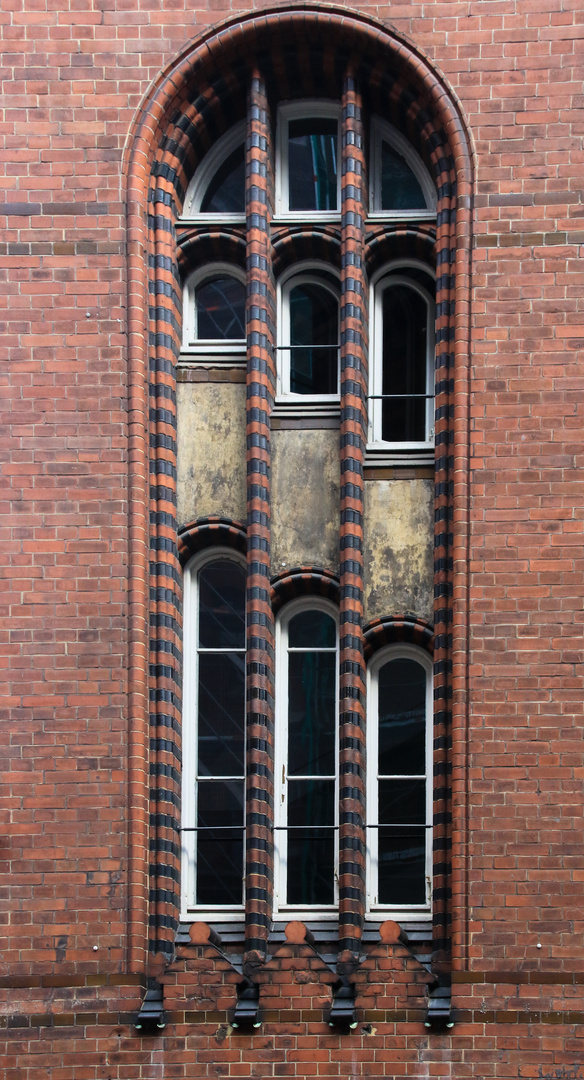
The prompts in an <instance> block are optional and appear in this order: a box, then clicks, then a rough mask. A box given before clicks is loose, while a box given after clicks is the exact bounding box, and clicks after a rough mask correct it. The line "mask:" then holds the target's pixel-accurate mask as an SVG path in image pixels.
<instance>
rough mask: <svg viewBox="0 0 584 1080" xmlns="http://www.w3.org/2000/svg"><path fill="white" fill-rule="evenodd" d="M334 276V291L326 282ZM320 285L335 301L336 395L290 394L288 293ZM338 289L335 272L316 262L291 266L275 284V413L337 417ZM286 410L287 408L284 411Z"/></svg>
mask: <svg viewBox="0 0 584 1080" xmlns="http://www.w3.org/2000/svg"><path fill="white" fill-rule="evenodd" d="M331 276H334V279H335V283H336V282H338V288H335V285H334V284H333V282H332V281H331V280H330V278H331ZM303 284H312V285H321V286H322V287H323V288H325V289H327V291H328V292H330V294H331V296H334V297H335V299H336V301H337V307H338V313H339V323H338V335H337V341H338V346H337V352H338V358H337V392H336V394H293V393H292V392H291V390H290V355H291V353H290V292H291V291H292V289H293V288H294V287H295V286H296V285H303ZM340 300H341V287H340V280H339V278H338V275H337V273H336V271H334V270H332V269H331V267H330V266H327V265H326V264H324V263H318V262H314V261H313V262H310V261H305V262H298V263H295V265H294V266H293V267H291V268H290V269H289V270H288V271H287V272H286V273H285V274H283V275H282V277H281V279H280V280H279V281H278V302H277V319H278V334H277V344H278V349H277V364H276V372H277V375H276V406H277V408H278V411H279V412H284V411H286V412H288V413H290V414H291V415H302V414H303V413H304V414H307V413H308V414H310V415H314V414H315V412H316V414H317V415H319V416H321V415H328V414H329V413H330V414H332V415H335V414H338V412H339V408H340V400H341V362H340V355H341V311H340ZM286 407H287V408H286Z"/></svg>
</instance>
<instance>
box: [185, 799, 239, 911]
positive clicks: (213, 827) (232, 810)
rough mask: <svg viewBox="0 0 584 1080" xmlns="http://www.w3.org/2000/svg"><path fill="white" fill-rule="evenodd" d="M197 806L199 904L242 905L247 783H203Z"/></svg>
mask: <svg viewBox="0 0 584 1080" xmlns="http://www.w3.org/2000/svg"><path fill="white" fill-rule="evenodd" d="M197 803H198V808H197V829H198V831H197V834H196V836H197V904H241V903H242V900H243V874H244V865H243V828H242V826H243V821H244V817H243V812H244V782H243V780H239V781H228V782H227V781H212V780H200V781H199V784H198V788H197Z"/></svg>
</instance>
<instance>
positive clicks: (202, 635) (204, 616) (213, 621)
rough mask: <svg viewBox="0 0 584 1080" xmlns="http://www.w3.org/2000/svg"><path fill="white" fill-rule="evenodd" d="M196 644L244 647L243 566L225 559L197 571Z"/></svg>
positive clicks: (225, 647) (228, 647)
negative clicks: (197, 611)
mask: <svg viewBox="0 0 584 1080" xmlns="http://www.w3.org/2000/svg"><path fill="white" fill-rule="evenodd" d="M199 646H200V647H201V648H203V649H245V570H244V569H243V567H242V566H238V565H237V563H234V562H229V561H228V560H227V559H221V560H217V562H212V563H207V565H206V566H203V567H202V569H201V570H200V572H199Z"/></svg>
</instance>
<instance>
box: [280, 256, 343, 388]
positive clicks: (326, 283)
mask: <svg viewBox="0 0 584 1080" xmlns="http://www.w3.org/2000/svg"><path fill="white" fill-rule="evenodd" d="M279 296H280V305H279V307H280V317H279V320H278V335H279V346H278V398H279V399H281V400H282V399H283V400H286V399H287V400H289V401H294V400H295V401H296V402H298V403H299V404H310V403H315V402H322V401H329V402H333V401H337V400H338V396H339V295H338V284H337V281H336V279H335V278H334V277H333V275H331V274H330V273H329V272H326V271H322V272H318V270H317V268H316V267H314V266H306V268H305V270H304V272H302V271H301V268H299V267H295V269H294V273H293V274H292V275H291V276H289V277H288V278H287V279H285V280H284V282H283V283H282V285H281V287H280V290H279Z"/></svg>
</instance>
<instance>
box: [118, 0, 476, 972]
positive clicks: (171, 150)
mask: <svg viewBox="0 0 584 1080" xmlns="http://www.w3.org/2000/svg"><path fill="white" fill-rule="evenodd" d="M258 70H261V71H262V73H263V76H264V78H265V80H266V82H267V83H269V85H270V87H271V92H273V93H274V95H277V96H279V97H282V98H286V97H293V96H295V94H297V93H298V87H299V86H301V87H302V96H310V95H315V96H318V95H319V94H324V95H326V96H331V94H333V95H334V96H337V97H338V98H339V99H340V98H341V97H342V96H343V92H344V85H345V86H346V85H347V84H346V81H345V84H343V78H344V77H345V74H344V73H346V72H347V71H348V70H351V71H352V72H353V75H354V77H355V79H357V80H358V79H359V78H360V79H361V81H362V83H363V86H364V87H365V86H366V88H367V89H366V93H367V95H368V104H369V107H370V108H371V109H372V110H373V111H376V112H379V113H381V114H382V115H383V116H385V117H386V118H387V119H388V120H389V121H390V122H391V123H393V124H395V126H396V127H397V128H398V129H399V130H401V131H402V132H404V134H406V135H407V136H408V138H410V139H411V141H412V142H413V143H414V145H415V146H416V148H417V150H418V151H419V153H420V154H421V156H422V158H423V160H424V161H425V163H426V165H427V167H428V168H429V170H430V173H431V175H432V176H433V178H434V182H435V185H436V190H437V197H438V223H437V232H436V260H437V265H438V267H439V278H438V283H437V284H438V289H437V313H438V318H437V389H438V396H437V402H436V406H437V412H436V416H437V424H436V451H437V453H436V458H437V464H436V504H435V509H436V521H437V527H436V534H435V595H436V598H437V601H436V611H435V624H436V634H437V636H436V652H435V687H436V740H437V743H438V744H439V745H440V746H446V745H447V744H448V743H449V742H450V740H451V738H452V739H453V742H454V744H455V750H454V752H453V758H454V755H455V754H456V756H457V759H458V760H460V761H463V760H464V728H465V711H464V710H465V700H466V695H465V685H466V684H465V679H466V666H465V663H466V662H465V655H466V654H465V641H466V632H467V631H466V628H467V618H468V616H467V601H466V596H467V578H466V573H467V569H466V567H467V559H466V543H467V540H466V525H465V523H466V521H467V517H468V370H469V276H470V275H469V266H470V236H471V231H470V222H471V215H470V212H471V200H472V185H473V162H472V153H471V149H470V145H471V144H470V139H469V136H468V134H467V130H466V126H465V122H464V118H463V115H462V112H461V109H460V106H459V104H458V102H457V100H456V99H455V97H454V95H453V94H452V92H451V90H450V88H449V87H448V85H447V84H446V82H445V80H444V78H443V77H442V76H441V74H440V73H439V72H437V71H436V70H435V69H434V68H433V66H432V64H431V63H430V61H429V60H428V59H427V58H426V56H425V55H424V54H423V52H422V51H421V50H420V49H418V48H416V47H415V45H413V44H412V43H411V42H409V41H406V40H404V39H403V38H402V37H401V36H400V35H399V34H398V33H396V32H395V31H393V30H392V29H391V28H387V27H385V26H382V25H381V24H380V23H378V22H375V21H373V20H371V19H368V18H366V17H364V16H362V15H359V14H356V13H352V12H350V11H348V10H346V9H342V10H340V9H338V8H334V7H328V6H326V5H322V6H321V5H319V6H316V5H311V4H302V5H299V6H296V7H294V6H293V7H290V8H288V9H285V10H284V9H269V8H268V9H266V10H264V11H262V12H261V13H259V14H254V13H252V14H250V15H248V16H244V17H240V16H237V17H235V18H233V19H231V20H228V21H227V22H226V23H224V24H223V25H221V26H220V27H214V28H212V29H210V30H208V31H207V32H205V33H204V34H203V35H202V36H201V37H199V38H197V39H196V40H194V41H193V42H191V43H190V44H189V45H188V46H187V47H186V48H185V49H184V50H183V51H182V52H181V53H180V54H179V55H178V56H176V57H175V58H174V59H173V60H172V61H171V62H170V63H169V65H168V66H167V67H166V68H165V69H164V70H163V71H162V72H161V73H160V75H159V77H158V78H157V79H156V80H155V81H154V83H153V85H152V86H151V88H150V89H149V91H148V93H147V95H146V97H145V99H144V100H143V102H142V104H141V106H140V108H139V110H138V112H137V115H136V117H135V120H134V123H133V126H132V129H131V131H130V135H129V139H128V143H127V147H126V153H125V158H124V174H125V177H126V181H127V201H128V320H129V396H130V399H129V418H130V534H131V545H132V546H131V550H132V560H131V564H130V612H131V616H130V658H129V669H130V670H129V677H130V710H131V715H132V724H131V726H130V770H131V776H132V784H131V800H130V806H129V814H130V820H131V827H130V837H131V845H130V864H129V890H130V897H131V904H130V912H131V916H130V918H131V922H130V929H129V957H130V966H131V968H132V969H133V970H136V971H139V970H142V968H143V965H144V959H145V954H144V941H145V938H146V927H147V925H148V923H149V924H150V926H151V927H152V930H153V933H152V943H151V948H152V949H153V950H154V951H156V950H158V949H162V950H163V951H166V952H170V951H171V950H172V942H173V938H174V932H175V928H176V925H177V910H178V909H177V880H178V869H179V854H180V851H179V849H180V845H179V843H178V816H177V808H178V804H179V798H180V792H179V787H178V780H175V779H172V777H173V776H174V772H173V768H172V766H173V762H174V758H173V753H174V750H173V751H172V752H170V751H169V750H168V745H167V741H166V740H158V738H157V735H156V732H157V730H158V727H159V726H164V727H165V731H168V730H172V731H173V732H176V743H177V745H176V752H178V744H179V742H180V736H179V733H180V712H181V701H180V661H179V659H178V658H179V657H180V644H181V585H180V567H179V557H178V547H177V527H176V513H175V490H176V417H175V408H176V405H175V389H174V388H175V364H176V360H177V357H178V353H179V349H180V303H179V298H178V293H177V281H178V280H179V271H178V259H177V250H176V232H175V222H176V219H177V215H178V214H179V213H180V211H181V208H182V200H183V198H184V194H185V192H186V189H187V186H188V182H189V180H190V177H191V176H192V174H193V172H194V169H195V168H196V166H197V164H198V162H199V161H200V160H201V158H202V156H203V155H204V153H205V152H206V150H207V149H208V148H209V146H210V145H212V143H213V141H214V140H215V139H216V138H218V137H219V135H220V134H222V133H223V131H224V130H227V128H228V127H229V126H231V124H232V123H235V122H236V121H237V120H238V119H240V117H241V110H242V108H243V107H244V102H245V97H246V95H247V94H248V92H249V86H250V83H251V81H252V76H253V78H256V74H257V71H258ZM299 71H300V78H298V72H299ZM346 100H348V99H346ZM144 252H146V253H147V260H145V258H144ZM148 303H150V307H148ZM146 313H147V314H146ZM148 373H149V374H148ZM149 397H150V407H149V404H148V402H149ZM148 416H150V421H149V425H148ZM454 588H456V590H457V595H458V597H459V600H458V603H457V606H456V608H455V609H454V610H453V607H452V595H453V589H454ZM152 627H155V628H156V632H155V633H152V632H151V628H152ZM148 655H149V657H150V672H151V675H150V676H149V674H148V665H147V662H146V657H147V656H148ZM169 657H173V658H174V659H173V660H172V661H170V662H169ZM453 658H455V660H456V663H455V664H454V666H453ZM459 658H460V659H459ZM149 740H150V749H149ZM169 753H170V758H168V760H167V756H168V754H169ZM171 759H172V760H171ZM148 764H149V765H150V770H151V774H152V788H153V791H154V797H153V801H152V803H151V805H150V808H149V805H148V781H147V769H148ZM445 770H446V772H447V770H448V763H447V762H446V761H445V762H444V764H443V771H445ZM457 784H458V785H459V788H460V791H459V793H458V797H459V806H460V808H461V812H460V814H459V820H460V822H461V823H462V825H461V828H460V830H459V832H458V833H457V834H456V836H453V841H454V849H455V856H456V861H455V863H454V869H455V872H456V874H457V875H458V877H457V887H456V894H457V896H458V897H464V895H465V888H464V884H463V876H464V850H465V835H464V821H465V813H464V808H463V802H462V799H463V796H464V771H462V772H459V774H458V776H457ZM440 800H441V801H440V803H439V805H438V807H437V811H438V813H437V819H436V822H437V824H436V848H437V852H438V862H439V864H440V870H439V871H438V870H437V875H438V877H437V888H436V895H437V897H438V900H437V903H436V908H435V952H436V953H437V954H438V955H439V956H441V955H442V956H445V955H446V954H447V952H448V951H449V947H450V929H449V910H450V889H451V882H450V875H451V863H450V861H449V858H448V857H447V855H446V852H447V848H448V843H449V840H448V837H447V836H446V832H447V829H448V828H449V824H448V822H449V814H450V805H449V803H450V784H449V783H448V784H443V785H442V787H441V795H440ZM149 810H150V819H148V811H149ZM149 841H151V842H152V843H151V846H152V848H153V852H154V854H153V856H152V859H151V861H152V863H153V880H152V890H151V896H152V898H153V899H151V901H150V902H149V892H148V883H147V881H146V879H145V874H144V867H145V865H146V864H147V861H148V847H149ZM149 903H150V908H149ZM455 920H456V925H455V945H456V948H457V949H458V955H460V956H462V954H463V951H464V948H465V941H466V938H465V934H466V930H465V926H466V923H465V913H464V909H463V908H462V907H460V906H459V908H458V909H457V912H456V913H455Z"/></svg>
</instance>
